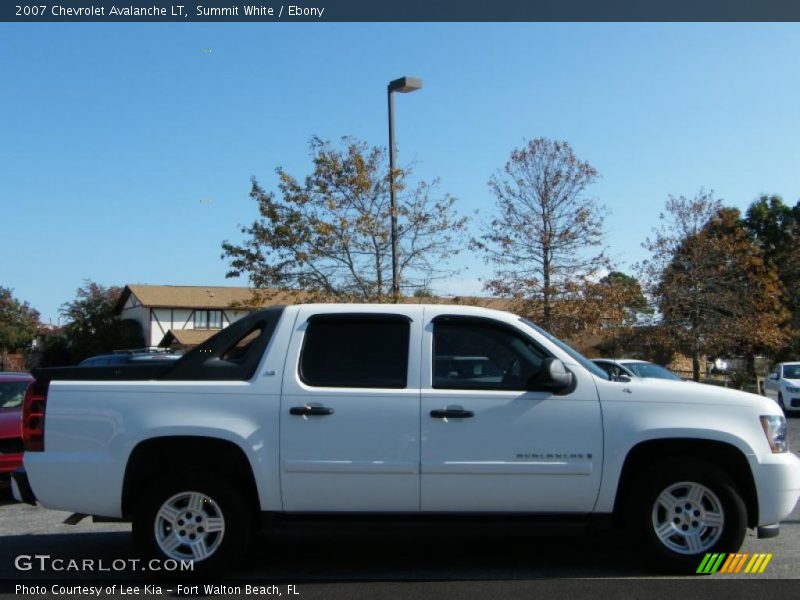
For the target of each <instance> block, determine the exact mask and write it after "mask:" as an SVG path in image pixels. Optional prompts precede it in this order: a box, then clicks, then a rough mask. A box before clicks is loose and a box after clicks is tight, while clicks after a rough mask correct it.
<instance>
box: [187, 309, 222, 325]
mask: <svg viewBox="0 0 800 600" xmlns="http://www.w3.org/2000/svg"><path fill="white" fill-rule="evenodd" d="M194 328H195V329H222V311H221V310H196V311H194Z"/></svg>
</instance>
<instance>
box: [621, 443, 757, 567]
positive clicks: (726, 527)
mask: <svg viewBox="0 0 800 600" xmlns="http://www.w3.org/2000/svg"><path fill="white" fill-rule="evenodd" d="M627 512H628V514H627V515H626V516H627V524H628V527H629V531H630V533H631V535H632V537H633V539H634V541H635V542H636V544H637V547H638V549H639V550H640V551H641V552H642V555H643V556H644V557H645V558H646V559H647V560H648V562H649V563H650V564H651V565H652V566H653V567H655V568H656V569H658V570H666V571H670V572H696V570H697V568H698V566H699V565H700V562H701V561H702V559H703V557H704V556H705V554H706V553H712V552H736V551H738V550H739V548H741V546H742V542H743V541H744V535H745V530H746V528H747V509H746V507H745V504H744V501H743V500H742V498H741V495H740V493H739V492H738V490H737V488H736V486H735V485H734V484H733V482H732V481H731V480H730V478H729V477H728V476H727V475H726V474H725V473H723V472H722V471H720V470H719V469H717V468H716V467H714V466H713V465H711V464H709V463H706V462H703V461H699V460H696V459H692V458H688V457H687V458H675V459H669V460H666V461H663V462H659V463H657V464H655V465H650V466H649V467H648V469H647V473H646V474H643V476H642V479H641V480H640V481H639V482H637V484H636V485H635V486H634V488H633V490H632V493H631V496H630V498H629V502H628V503H627Z"/></svg>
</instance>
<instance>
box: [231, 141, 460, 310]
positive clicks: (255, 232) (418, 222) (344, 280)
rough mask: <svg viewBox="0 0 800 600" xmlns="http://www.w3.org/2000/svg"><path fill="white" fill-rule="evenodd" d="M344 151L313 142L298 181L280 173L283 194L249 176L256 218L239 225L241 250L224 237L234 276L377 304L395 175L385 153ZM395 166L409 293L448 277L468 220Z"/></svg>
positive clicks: (387, 255) (351, 147)
mask: <svg viewBox="0 0 800 600" xmlns="http://www.w3.org/2000/svg"><path fill="white" fill-rule="evenodd" d="M343 144H344V147H343V148H341V149H339V148H335V147H333V146H332V145H331V144H330V142H327V141H323V140H320V139H318V138H313V139H312V140H311V143H310V150H311V158H312V161H313V170H312V172H311V174H309V175H308V176H307V177H306V178H305V179H304V180H302V181H300V180H298V179H296V178H295V177H293V176H292V175H290V174H289V173H287V172H286V171H285V170H284V169H283V168H280V167H279V168H278V169H277V170H276V173H277V176H278V194H277V195H276V194H275V193H273V192H269V191H266V190H265V189H264V188H263V187H261V185H259V183H258V182H257V181H256V180H255V179H253V181H252V188H251V191H250V197H251V198H252V199H253V200H255V201H256V203H257V204H258V212H259V218H258V219H257V220H256V221H254V222H253V223H252V224H251V225H249V226H243V227H241V232H242V233H243V234H244V235H245V240H244V242H243V243H242V244H235V243H233V242H229V241H225V242H223V244H222V250H223V253H222V258H224V259H227V260H228V261H229V262H230V270H229V271H228V273H227V276H228V277H238V276H242V275H246V276H247V277H248V278H249V279H250V282H251V283H252V284H253V286H254V287H256V288H261V289H265V288H266V289H269V288H272V289H284V290H286V289H288V290H301V291H303V292H306V293H307V294H308V295H309V296H310V297H312V298H315V297H316V298H322V299H340V300H357V301H366V302H369V301H375V300H381V299H384V298H386V297H387V296H388V294H389V292H390V289H391V269H392V264H391V229H390V212H389V211H390V196H389V176H388V175H389V171H388V164H387V153H386V149H384V148H380V147H369V146H368V145H367V144H366V143H364V142H360V141H357V140H354V139H352V138H343ZM410 176H411V170H410V169H409V168H405V169H396V170H395V177H396V180H395V181H396V183H395V189H396V190H397V212H398V273H399V276H400V281H401V289H404V290H406V291H410V292H413V291H414V290H415V289H416V288H420V287H427V284H428V283H429V282H431V281H432V280H434V279H436V278H437V277H443V276H446V275H448V274H450V273H451V271H450V270H448V268H447V266H446V262H447V259H448V258H449V257H450V256H452V255H453V254H455V253H456V252H457V251H458V246H457V242H458V239H459V237H460V235H461V234H462V233H463V231H464V229H465V226H466V219H465V218H463V217H459V216H458V215H457V214H456V213H455V210H454V203H455V199H454V198H453V197H451V196H449V195H447V194H444V195H437V194H436V186H437V182H435V181H434V182H432V183H426V182H420V183H417V184H416V185H412V184H411V183H410Z"/></svg>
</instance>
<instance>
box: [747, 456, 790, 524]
mask: <svg viewBox="0 0 800 600" xmlns="http://www.w3.org/2000/svg"><path fill="white" fill-rule="evenodd" d="M753 475H754V477H755V480H756V481H755V482H756V489H757V491H758V525H759V526H767V525H774V524H776V523H779V522H780V521H781V520H783V519H785V518H786V517H787V516H788V515H789V513H791V512H792V510H794V507H795V505H796V504H797V500H798V497H800V459H799V458H798V457H797V456H795V455H794V453H793V452H786V453H782V454H771V455H768V456H767V457H765V459H762V460H761V461H760V462H758V463H756V464H755V465H754V468H753Z"/></svg>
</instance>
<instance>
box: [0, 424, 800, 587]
mask: <svg viewBox="0 0 800 600" xmlns="http://www.w3.org/2000/svg"><path fill="white" fill-rule="evenodd" d="M789 431H790V445H791V448H792V451H794V452H795V453H797V452H798V451H800V419H790V420H789ZM0 497H1V498H2V499H0V581H3V582H5V583H9V582H13V581H16V580H22V579H25V580H29V581H30V580H41V581H70V580H79V579H84V580H85V579H86V575H85V574H83V573H74V572H65V571H61V572H55V571H44V572H42V571H39V570H37V569H36V568H33V569H31V570H30V571H20V570H18V569H17V568H16V567H15V559H16V557H18V556H20V555H50V556H51V557H53V558H62V559H65V561H68V560H69V559H71V558H75V559H86V558H91V559H96V560H99V559H103V561H104V562H105V563H106V564H110V563H111V562H112V561H113V560H115V559H129V558H133V557H135V556H136V554H135V552H134V549H133V546H132V540H131V536H130V526H129V525H127V524H94V523H92V522H91V520H90V519H86V520H84V521H82V522H81V523H80V524H78V525H74V526H72V525H65V524H63V521H64V519H65V518H66V517H67V516H68V514H67V513H64V512H57V511H51V510H46V509H43V508H38V507H32V506H28V505H25V504H17V503H14V502H13V501H12V499H11V498H10V491H9V490H8V489H7V488H6V489H2V490H0ZM742 552H749V553H755V552H771V553H773V555H774V556H773V559H772V561H771V562H770V564H769V566H768V568H767V569H766V571H765V573H763V574H761V575H757V576H750V577H751V579H752V578H753V577H757V578H759V579H775V578H778V579H785V578H798V577H799V576H800V570H798V568H797V564H796V562H797V557H798V556H800V509H798V508H797V507H796V508H795V510H794V511H793V513H792V514H791V515H790V516H789V517H788V518H787V519H786V520H785V521H784V522H783V523H782V525H781V534H780V536H779V537H778V538H775V539H771V540H758V539H756V538H755V536H754V534H753V533H752V532H748V535H747V538H746V541H745V544H744V547H743V548H742ZM150 577H152V575H150ZM229 577H230V579H231V581H239V582H245V581H259V582H280V583H282V584H285V583H288V584H293V585H296V586H298V589H299V590H300V591H302V589H303V587H304V586H310V585H314V586H317V585H319V584H328V585H329V584H332V583H347V584H348V586H352V585H356V586H359V585H361V587H360V588H359V589H362V590H367V589H370V587H369V586H372V585H380V584H388V585H391V586H394V587H396V586H401V589H403V588H405V589H406V590H407V591H411V589H412V588H413V587H414V586H417V585H418V584H420V582H423V583H425V582H430V583H437V584H438V585H445V584H446V582H451V583H454V582H462V583H464V582H467V583H469V582H474V583H475V584H476V585H477V584H478V583H479V582H482V585H485V584H486V583H487V582H488V583H491V584H492V585H493V586H495V589H496V587H497V586H501V587H508V589H512V588H514V587H515V586H519V585H521V584H522V583H524V582H531V581H535V580H554V579H555V580H582V581H602V580H610V579H619V578H636V579H638V578H643V577H644V578H652V577H656V576H655V575H653V574H652V573H650V572H648V571H646V570H643V569H642V568H641V567H640V566H639V565H638V564H637V562H636V560H635V557H632V556H631V555H630V554H629V553H628V552H627V551H626V549H625V543H624V540H622V539H619V538H618V537H617V535H615V533H614V531H613V530H604V529H599V530H587V529H586V528H583V527H558V528H553V529H545V530H542V529H541V528H540V527H529V526H525V525H519V526H508V525H507V524H506V525H505V526H498V525H492V526H480V527H474V526H470V525H469V524H468V523H467V524H464V525H456V526H454V525H448V526H415V527H411V528H409V527H406V526H399V527H398V526H394V527H390V526H387V525H381V526H375V525H359V526H357V527H352V526H347V527H344V526H342V525H329V524H312V525H306V526H299V527H298V526H295V527H291V528H284V529H279V530H277V531H274V532H271V533H269V534H262V535H261V536H259V537H258V538H257V540H256V544H255V545H254V548H253V551H252V552H251V553H250V555H249V556H248V557H247V558H246V559H245V560H243V561H242V562H241V564H239V565H237V566H235V567H234V568H233V569H232V570H231V572H230V574H229ZM725 577H730V578H736V577H738V578H741V577H742V575H739V576H736V575H732V576H725V575H713V576H711V577H707V578H705V579H722V578H725ZM92 578H93V579H96V580H99V581H107V582H114V581H122V580H126V579H131V578H139V579H141V574H140V573H136V572H134V571H131V570H130V569H126V570H122V571H113V570H112V571H108V572H102V573H95V574H93V575H92ZM686 579H696V577H687V578H686ZM6 587H8V586H6ZM476 589H477V588H476ZM478 595H480V594H478ZM470 597H477V596H476V595H475V594H471V595H470Z"/></svg>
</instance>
